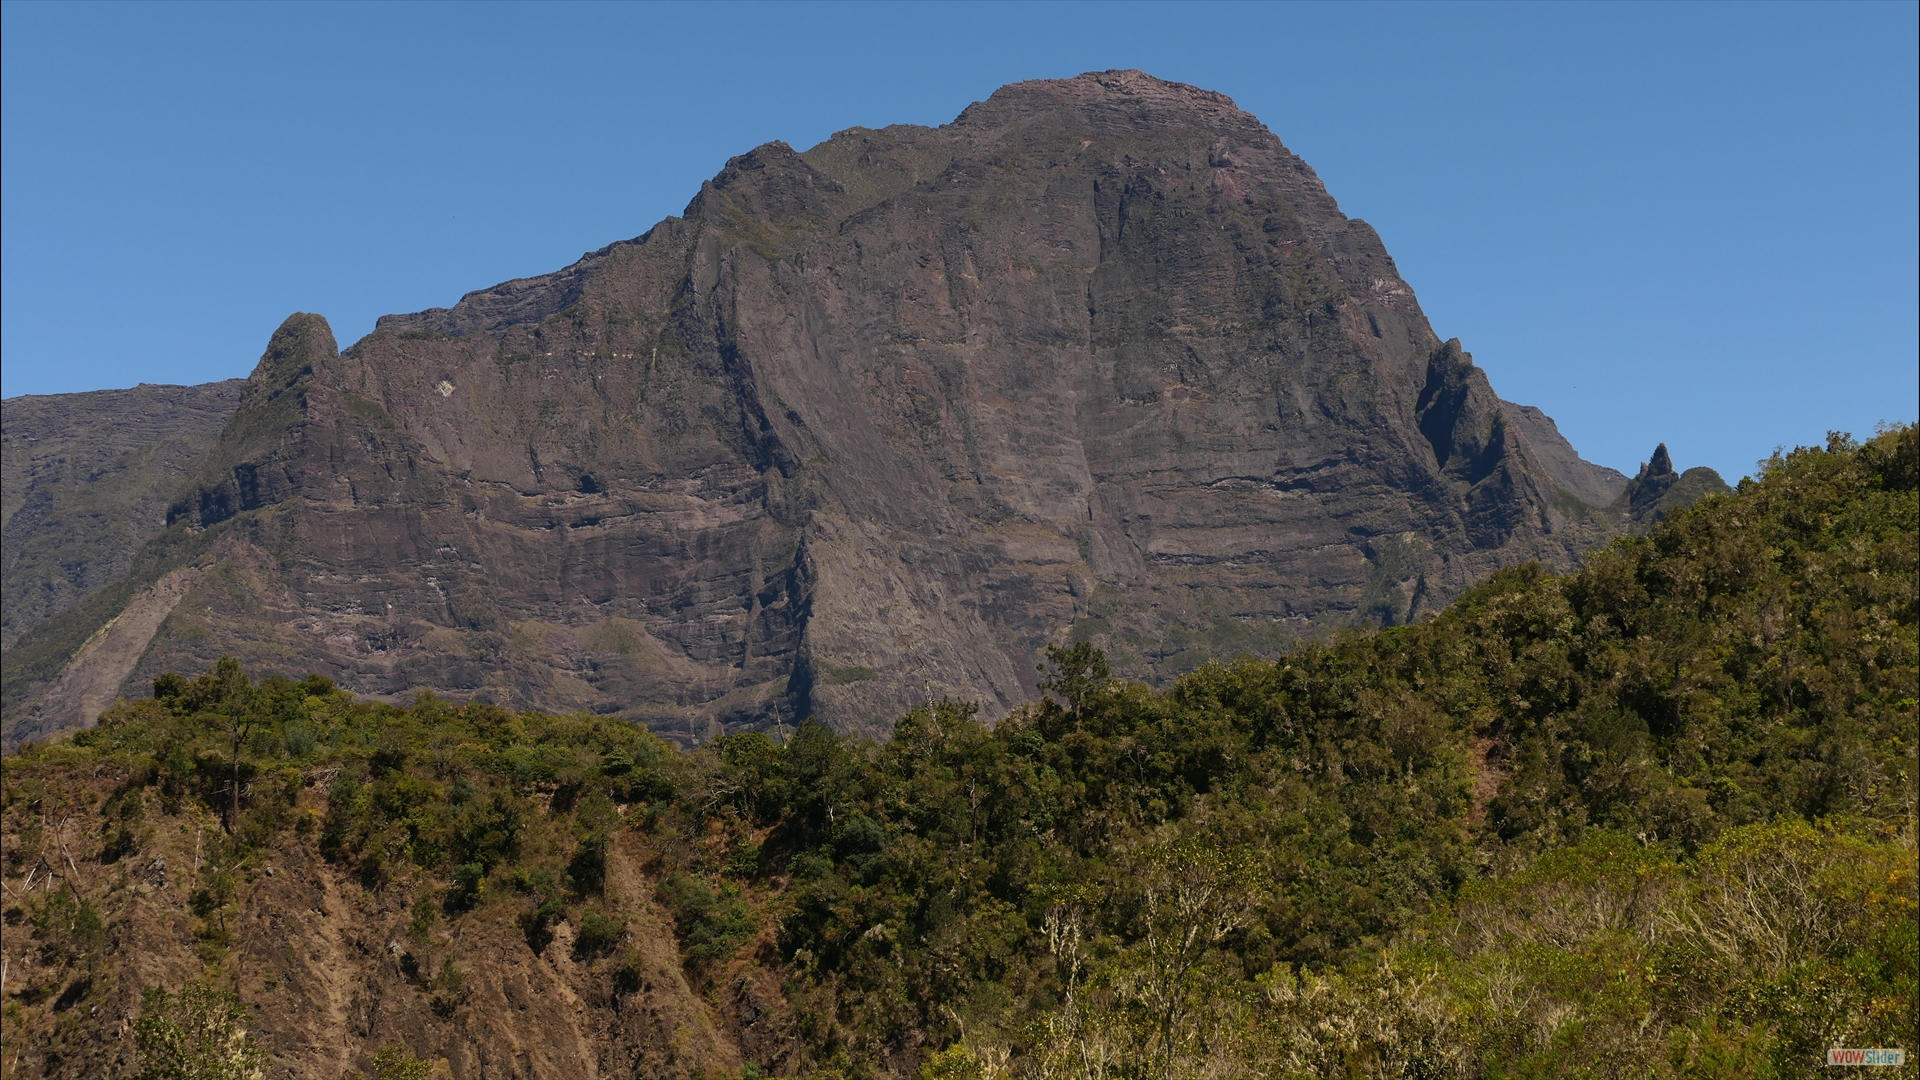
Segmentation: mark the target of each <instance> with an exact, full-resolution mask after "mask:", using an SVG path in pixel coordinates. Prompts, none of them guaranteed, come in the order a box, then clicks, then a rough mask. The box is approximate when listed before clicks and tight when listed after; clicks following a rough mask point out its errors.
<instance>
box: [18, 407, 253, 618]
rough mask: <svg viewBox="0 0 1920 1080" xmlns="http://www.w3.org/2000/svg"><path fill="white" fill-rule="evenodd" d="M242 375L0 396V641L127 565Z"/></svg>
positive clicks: (161, 518) (220, 421) (163, 518)
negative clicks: (1, 400) (1, 598)
mask: <svg viewBox="0 0 1920 1080" xmlns="http://www.w3.org/2000/svg"><path fill="white" fill-rule="evenodd" d="M244 385H245V380H242V379H230V380H228V381H226V382H217V383H207V384H206V385H204V386H153V385H149V384H145V383H143V384H141V385H140V386H136V387H134V388H133V389H131V390H97V391H94V392H92V393H85V394H47V395H28V396H23V397H16V398H9V399H8V400H7V401H6V403H5V404H4V406H0V417H3V418H4V419H3V420H0V448H4V451H3V453H0V461H4V472H3V473H0V592H4V595H5V597H6V603H5V605H4V608H3V609H0V642H4V643H5V644H6V645H9V646H10V645H12V644H13V642H14V641H15V639H17V638H19V637H20V635H21V634H24V633H26V632H27V631H28V630H31V629H32V628H33V627H34V626H35V625H37V624H39V623H40V621H41V620H43V619H46V618H48V617H49V616H52V615H57V614H59V613H60V612H62V611H65V610H67V609H68V608H70V607H72V606H73V605H74V604H76V603H78V602H79V601H81V600H82V599H85V598H86V597H87V596H88V595H89V594H91V593H92V592H93V591H94V590H96V589H98V588H100V587H101V586H103V585H105V584H107V583H108V582H111V581H113V580H114V579H115V578H118V577H119V576H120V575H122V574H124V573H126V572H127V570H128V568H129V567H130V566H131V565H132V563H133V556H134V552H135V551H137V550H138V549H139V547H140V545H141V544H143V543H145V542H146V541H147V540H149V539H151V538H152V537H153V536H155V535H157V534H158V533H159V532H160V531H161V530H162V529H164V528H166V524H167V505H168V502H169V501H170V500H171V499H172V498H173V496H174V494H175V493H176V492H177V491H178V490H179V488H180V485H181V482H182V481H184V480H185V479H186V478H187V477H188V476H189V475H190V474H191V473H192V472H193V469H194V467H195V464H196V463H197V462H198V461H199V459H200V458H201V457H203V456H205V454H206V452H207V450H208V448H210V447H211V446H212V445H213V443H214V440H215V439H216V438H217V437H218V436H219V434H220V429H221V427H222V426H223V425H225V424H226V422H227V417H229V416H231V415H232V414H233V410H234V408H235V407H236V406H237V405H239V403H240V388H241V387H242V386H244Z"/></svg>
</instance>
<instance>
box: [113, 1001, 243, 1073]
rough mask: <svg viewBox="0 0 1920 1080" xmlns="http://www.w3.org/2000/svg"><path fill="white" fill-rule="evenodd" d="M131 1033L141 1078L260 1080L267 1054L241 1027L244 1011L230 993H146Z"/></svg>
mask: <svg viewBox="0 0 1920 1080" xmlns="http://www.w3.org/2000/svg"><path fill="white" fill-rule="evenodd" d="M141 1006H142V1009H141V1011H142V1013H143V1014H144V1015H142V1016H141V1017H140V1019H139V1020H137V1021H135V1022H134V1025H133V1034H134V1040H135V1042H136V1044H137V1045H138V1046H139V1048H140V1063H141V1069H140V1080H263V1078H264V1077H265V1076H266V1070H267V1065H268V1064H269V1062H268V1059H267V1055H266V1054H265V1053H264V1052H262V1051H261V1049H260V1047H259V1045H258V1044H257V1043H255V1042H254V1040H253V1037H252V1036H251V1035H248V1034H247V1031H246V1029H245V1028H244V1027H242V1026H241V1025H243V1024H245V1023H246V1020H247V1014H246V1010H244V1009H242V1008H241V1007H240V1002H239V1000H238V999H237V998H235V997H234V996H233V995H232V994H230V993H222V992H221V991H218V990H215V989H214V988H213V987H211V986H208V985H206V984H204V983H188V984H187V985H186V986H184V987H182V988H181V989H180V993H179V994H177V995H175V994H169V993H167V992H166V991H165V990H163V989H158V988H155V989H150V990H148V991H147V992H146V995H145V998H144V1000H143V1001H142V1002H141Z"/></svg>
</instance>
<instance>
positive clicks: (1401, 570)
mask: <svg viewBox="0 0 1920 1080" xmlns="http://www.w3.org/2000/svg"><path fill="white" fill-rule="evenodd" d="M1615 478H1618V479H1619V481H1620V483H1618V484H1617V485H1616V483H1615ZM1625 486H1626V485H1625V483H1624V478H1619V477H1618V474H1616V473H1612V472H1611V470H1604V469H1599V468H1598V467H1596V466H1592V465H1590V464H1588V463H1586V462H1583V461H1581V460H1580V459H1579V457H1578V455H1577V454H1575V453H1574V452H1573V451H1572V448H1571V447H1569V446H1567V445H1566V442H1565V440H1564V439H1562V438H1560V437H1559V434H1558V432H1557V431H1555V430H1554V429H1553V426H1552V422H1551V421H1550V420H1547V419H1546V418H1545V417H1544V416H1542V415H1540V414H1539V413H1538V412H1537V410H1527V409H1524V408H1521V407H1516V406H1511V405H1507V404H1505V403H1503V402H1501V401H1500V399H1499V398H1498V397H1497V396H1496V395H1495V394H1494V392H1493V390H1492V388H1491V387H1490V386H1489V385H1488V382H1487V379H1486V376H1485V375H1484V373H1483V372H1482V371H1481V370H1480V369H1478V368H1477V367H1475V366H1474V365H1473V363H1472V359H1471V357H1470V356H1468V354H1467V353H1466V352H1464V351H1463V350H1462V349H1461V347H1460V344H1459V343H1458V342H1455V341H1443V340H1441V339H1440V338H1439V337H1438V336H1437V335H1436V334H1435V333H1434V331H1433V330H1432V328H1431V327H1430V326H1429V325H1428V323H1427V320H1426V318H1425V316H1424V315H1422V313H1421V311H1420V307H1419V305H1418V303H1417V302H1416V301H1415V298H1414V294H1413V290H1412V289H1411V288H1410V287H1409V286H1408V284H1407V283H1406V282H1405V281H1403V280H1401V278H1400V275H1399V273H1398V271H1397V270H1396V269H1395V266H1394V263H1393V260H1392V258H1391V257H1389V256H1388V254H1387V251H1386V249H1385V247H1384V246H1383V245H1382V244H1381V241H1380V238H1379V237H1378V236H1377V235H1376V234H1375V232H1374V230H1373V229H1372V228H1371V227H1370V226H1368V225H1367V224H1366V223H1365V222H1362V221H1359V220H1354V219H1349V218H1347V217H1346V216H1344V215H1343V214H1342V213H1341V212H1340V210H1339V207H1338V206H1337V205H1336V204H1335V202H1334V200H1333V199H1332V197H1331V196H1329V195H1328V194H1327V192H1326V190H1325V188H1324V187H1323V186H1322V185H1321V183H1320V180H1319V178H1318V177H1317V176H1316V175H1315V174H1314V172H1313V170H1312V169H1311V168H1309V167H1308V166H1307V164H1306V163H1305V162H1304V161H1302V160H1300V159H1299V158H1298V157H1296V156H1295V155H1293V154H1292V153H1291V152H1289V151H1288V150H1287V149H1286V148H1285V147H1284V146H1283V145H1281V143H1280V141H1279V140H1278V139H1277V138H1276V137H1275V136H1274V135H1273V134H1272V133H1271V132H1270V131H1268V130H1267V128H1266V127H1264V126H1263V125H1262V124H1261V123H1260V122H1259V121H1258V120H1256V119H1255V118H1254V117H1252V116H1250V115H1248V114H1246V113H1244V112H1242V111H1240V110H1239V109H1237V108H1236V107H1235V106H1234V104H1233V103H1232V102H1231V101H1230V100H1228V99H1227V98H1225V97H1223V96H1221V95H1219V94H1215V93H1210V92H1208V91H1204V90H1199V89H1196V88H1193V87H1190V86H1183V85H1179V84H1175V83H1168V82H1163V81H1161V80H1158V79H1154V78H1151V77H1149V76H1147V75H1144V74H1141V73H1139V72H1105V73H1099V74H1090V75H1083V76H1080V77H1078V78H1074V79H1068V80H1061V81H1041V82H1027V83H1019V84H1015V85H1012V86H1008V87H1005V88H1003V89H1001V90H1000V91H998V92H997V93H995V94H994V95H993V96H992V97H991V98H990V99H989V100H987V101H985V102H981V103H978V104H975V105H973V106H972V107H970V108H969V109H967V110H966V112H964V113H963V114H962V115H961V116H960V117H959V118H958V119H957V120H955V121H954V122H953V123H951V124H949V125H946V126H944V127H941V128H924V127H914V126H897V127H889V128H885V129H881V130H868V129H863V128H853V129H849V130H847V131H843V132H840V133H839V134H837V135H835V136H834V137H832V138H831V139H829V140H827V141H826V142H824V143H821V144H820V145H818V146H815V147H813V148H812V149H810V150H808V151H806V152H804V153H799V152H796V151H794V150H793V149H791V148H789V147H788V146H786V145H785V144H783V143H769V144H767V145H765V146H761V147H759V148H757V149H755V150H752V151H750V152H749V153H746V154H743V155H741V156H740V157H737V158H734V159H733V160H731V161H729V162H728V163H727V166H726V168H725V169H724V170H722V171H721V172H720V174H719V175H718V176H716V177H715V178H714V179H713V180H712V181H710V182H708V183H706V184H704V185H703V186H702V188H701V191H700V193H699V195H698V196H697V197H695V198H694V200H693V201H692V203H691V204H690V205H689V206H688V207H687V210H686V213H685V215H684V216H683V217H676V218H669V219H667V220H666V221H663V222H661V223H660V224H658V225H657V226H655V227H654V228H653V229H651V230H650V231H648V232H647V233H646V234H645V235H643V236H641V237H639V238H637V239H635V240H630V241H626V242H622V243H617V244H613V245H611V246H609V247H607V248H604V249H602V250H600V251H597V252H593V253H591V254H589V255H586V256H584V257H583V258H582V259H581V260H580V261H579V262H578V263H576V264H574V265H573V266H571V267H568V268H567V269H565V270H562V271H559V272H557V273H554V274H550V275H547V276H545V277H538V278H529V279H522V280H518V281H512V282H508V283H506V284H504V285H499V286H496V287H494V288H491V289H486V290H482V291H479V292H475V293H471V294H469V295H467V296H466V297H465V298H463V299H462V300H461V301H460V302H459V303H458V304H456V305H455V306H454V307H452V308H450V309H434V310H431V311H425V312H421V313H418V314H414V315H398V316H389V317H387V318H384V319H382V320H380V322H379V324H378V327H377V328H376V330H375V331H374V332H373V333H372V334H370V335H368V336H367V337H366V338H364V339H362V340H360V341H359V342H357V343H355V344H354V345H353V346H352V347H351V348H349V349H347V350H346V351H345V352H338V351H336V347H335V343H334V341H333V338H332V335H331V333H330V331H329V329H328V327H327V325H326V323H325V321H324V320H322V319H321V318H320V317H319V316H316V315H304V314H303V315H295V316H293V317H292V318H290V319H289V320H287V322H286V324H285V325H284V326H283V327H282V328H281V329H280V330H279V332H277V333H276V334H275V335H274V338H273V341H272V343H271V344H270V346H269V348H268V350H267V353H266V355H265V356H264V357H263V358H262V360H261V362H260V366H259V368H258V369H257V370H256V371H255V372H254V374H253V376H252V377H251V378H250V379H249V380H248V381H247V384H246V389H245V392H244V396H243V400H242V402H241V404H240V405H239V407H238V410H237V411H236V412H235V413H234V414H233V416H232V418H231V420H229V421H228V423H227V425H226V428H225V430H224V432H223V433H222V435H221V437H220V440H219V443H218V445H217V446H215V447H214V448H213V449H212V450H211V451H210V452H209V453H208V454H207V455H206V457H205V458H204V459H203V460H202V461H201V462H200V464H199V466H198V469H197V471H196V473H195V476H194V479H193V480H192V482H191V483H190V484H189V485H188V486H187V488H186V490H185V491H184V492H183V493H182V494H181V495H180V496H179V497H178V498H177V499H176V500H175V501H174V502H173V504H172V507H171V509H170V510H169V512H168V514H169V521H170V522H171V525H170V528H169V530H168V531H167V533H165V534H164V535H163V536H161V537H159V538H156V539H155V540H154V541H153V542H152V543H151V544H150V545H149V547H148V549H147V550H146V552H145V553H144V554H142V555H141V556H140V558H139V559H136V560H134V563H135V565H133V567H132V570H131V571H130V576H129V578H128V581H129V582H130V584H128V585H127V586H126V587H125V588H123V589H122V590H121V593H124V595H125V596H126V597H129V598H130V597H133V596H135V595H145V594H144V593H141V592H140V590H142V589H146V590H151V589H152V588H153V587H154V583H156V582H159V581H160V580H162V577H163V575H164V574H167V573H172V572H173V571H174V570H177V569H180V568H183V567H184V568H189V569H191V570H192V571H193V572H194V574H195V576H194V578H193V583H192V585H191V586H190V588H188V589H187V591H186V593H185V595H184V597H183V598H182V599H181V600H180V601H179V603H178V604H177V606H175V607H174V608H173V609H172V610H171V612H170V614H168V615H167V616H166V618H165V619H164V621H162V622H161V623H160V625H159V626H158V629H157V630H156V631H155V632H154V634H153V635H152V638H151V641H150V642H149V643H148V644H147V646H146V647H145V649H144V651H142V653H141V655H140V657H139V660H138V662H137V663H136V664H134V665H133V667H132V668H131V669H130V670H129V672H128V673H127V675H126V677H125V689H126V691H127V692H128V693H139V692H141V690H142V688H143V687H144V686H145V685H146V681H147V680H150V679H151V678H152V677H153V676H154V675H155V674H157V673H159V672H162V671H167V670H184V671H198V670H203V669H205V668H206V667H208V665H209V664H210V662H211V661H212V660H213V659H214V658H217V657H218V656H220V655H222V654H232V655H235V656H238V657H239V658H240V659H241V660H242V661H243V662H244V663H245V664H246V665H247V666H248V667H249V668H251V669H254V670H261V671H276V670H277V671H283V672H286V673H289V674H293V675H300V674H303V673H305V672H308V671H314V672H318V673H321V674H325V675H327V676H329V677H331V678H333V679H335V680H337V681H338V682H339V683H340V684H341V685H342V686H344V687H346V688H349V689H352V690H354V691H356V692H358V693H362V694H369V695H407V694H411V693H413V692H415V691H418V690H423V689H431V690H433V691H434V692H436V693H443V694H448V695H453V696H456V697H461V698H488V699H492V700H496V701H499V702H501V703H503V704H514V705H526V706H537V707H541V708H547V709H559V710H569V709H586V710H592V711H595V712H599V713H618V714H620V715H624V716H628V717H631V718H632V719H635V720H642V721H645V722H647V723H648V724H649V725H650V726H652V727H653V728H654V729H655V730H657V731H660V732H661V733H663V734H668V735H671V736H673V737H676V738H679V739H681V740H683V741H699V740H703V739H706V738H709V737H711V736H713V735H715V734H718V733H719V732H721V731H722V730H732V729H737V728H741V727H764V726H773V725H784V724H792V723H794V722H795V721H797V720H798V719H801V718H804V717H806V716H809V715H812V716H818V717H821V718H823V719H826V720H828V721H829V722H831V723H832V724H833V725H835V726H836V727H839V728H841V729H844V730H865V731H878V730H882V729H884V728H885V727H886V726H887V725H889V724H890V723H891V721H892V719H893V718H894V717H895V716H897V715H899V714H900V713H901V712H902V711H903V710H904V709H906V708H907V707H908V706H909V705H910V704H911V703H912V702H916V701H921V700H924V699H925V698H926V697H927V696H929V695H952V696H954V697H959V698H967V699H972V700H976V701H978V702H980V703H981V705H982V707H983V714H984V715H986V716H988V717H992V716H994V715H998V714H1000V713H1002V712H1004V711H1005V710H1006V709H1008V708H1010V707H1012V706H1013V705H1014V704H1016V703H1018V702H1019V701H1021V700H1023V699H1025V698H1027V697H1028V696H1029V695H1031V694H1032V693H1033V692H1034V690H1035V681H1034V680H1035V661H1036V659H1037V657H1038V654H1039V653H1040V652H1041V650H1042V649H1043V648H1044V647H1045V646H1046V645H1048V644H1049V643H1056V642H1063V641H1067V640H1070V639H1078V640H1092V641H1095V642H1097V643H1099V644H1100V645H1101V646H1103V647H1104V648H1106V649H1107V651H1108V653H1109V655H1110V656H1111V657H1112V658H1113V660H1114V665H1115V670H1116V674H1123V675H1128V676H1133V677H1139V678H1146V679H1150V680H1157V679H1161V678H1165V677H1167V676H1170V675H1173V674H1176V673H1178V672H1180V671H1183V670H1187V669H1190V668H1191V667H1193V666H1194V665H1195V664H1197V663H1199V662H1200V661H1201V660H1203V659H1205V658H1207V657H1210V656H1218V655H1233V654H1236V653H1240V652H1253V653H1271V652H1273V651H1275V650H1277V649H1280V648H1283V647H1285V646H1286V645H1288V644H1289V643H1291V642H1293V641H1295V640H1297V639H1298V638H1300V637H1301V636H1303V635H1313V634H1318V633H1324V632H1325V631H1326V630H1327V629H1329V628H1331V627H1333V626H1337V625H1343V624H1351V623H1355V622H1359V621H1372V622H1376V623H1396V622H1404V621H1407V620H1411V619H1415V618H1418V617H1419V616H1421V615H1422V614H1423V613H1425V612H1429V611H1432V610H1434V609H1435V608H1437V607H1438V606H1439V605H1441V604H1443V603H1444V602H1445V601H1446V600H1447V599H1448V598H1449V597H1450V596H1452V595H1453V594H1455V593H1456V592H1457V591H1458V590H1460V589H1461V588H1462V587H1464V586H1465V585H1467V584H1468V583H1470V582H1472V581H1473V580H1475V579H1476V578H1478V577H1480V576H1482V575H1484V574H1485V573H1487V572H1488V571H1490V570H1491V569H1493V568H1495V567H1497V566H1500V565H1504V564H1510V563H1514V562H1519V561H1522V560H1528V559H1538V560H1541V561H1543V562H1544V563H1546V564H1548V565H1549V566H1550V567H1553V568H1565V567H1568V566H1569V565H1570V564H1572V563H1573V562H1574V561H1575V560H1576V559H1577V557H1578V555H1579V553H1580V552H1581V551H1583V550H1585V549H1587V548H1588V547H1590V546H1591V545H1593V544H1595V543H1597V542H1600V541H1602V540H1604V539H1605V538H1606V537H1608V536H1610V535H1614V534H1616V533H1617V532H1619V531H1620V530H1621V529H1622V528H1624V527H1625V521H1624V517H1623V515H1622V514H1620V513H1618V512H1616V511H1609V510H1608V509H1606V508H1607V507H1609V506H1610V505H1611V504H1612V503H1613V502H1614V501H1615V500H1616V499H1617V498H1618V496H1619V494H1620V491H1621V490H1623V489H1624V488H1625ZM169 580H179V579H169ZM9 588H10V589H11V588H12V586H11V585H10V586H9ZM115 595H120V594H115ZM9 597H10V598H11V592H10V593H9ZM83 607H84V606H83ZM110 608H111V605H110V604H108V603H107V602H105V601H101V602H100V603H97V604H95V605H94V606H93V607H92V608H87V609H86V610H84V611H83V610H82V609H79V608H76V609H74V610H73V611H72V612H69V614H68V615H67V616H63V618H64V619H65V622H61V620H58V619H56V620H52V621H50V622H49V623H47V624H45V626H43V627H42V628H41V630H40V631H37V632H36V635H35V636H31V639H30V640H23V642H22V643H21V644H20V645H19V646H16V648H15V649H14V650H13V653H15V654H19V659H18V661H17V662H16V661H15V660H14V659H13V658H11V657H10V660H9V674H8V690H7V697H8V705H7V709H8V717H9V721H10V723H9V730H8V735H7V738H8V740H9V741H10V742H17V741H18V740H19V739H20V738H23V737H27V736H28V735H29V734H36V735H37V734H45V733H50V732H54V731H57V730H61V729H63V728H66V727H71V726H74V725H75V724H78V723H81V722H84V721H85V719H86V718H84V717H81V716H77V715H71V714H70V713H67V712H60V711H59V710H54V711H53V712H47V711H46V710H40V711H35V710H36V708H37V706H35V705H34V702H35V701H36V700H37V699H36V696H35V695H37V694H38V695H41V696H42V697H44V696H45V695H44V694H43V693H42V690H40V689H37V688H43V687H45V686H47V685H50V684H51V682H52V681H53V680H54V679H55V677H56V675H57V674H58V672H59V670H60V667H61V665H62V664H64V663H66V660H67V658H68V657H71V656H73V655H74V654H75V652H76V651H78V650H80V649H81V646H82V643H84V642H85V641H86V640H87V635H88V634H92V633H94V629H95V628H98V627H100V626H103V625H105V622H106V620H108V619H111V618H112V617H113V616H114V614H115V611H113V610H110ZM90 620H91V621H90ZM56 624H58V625H56ZM36 650H37V651H36ZM62 650H64V651H62ZM62 708H65V707H64V706H63V707H62Z"/></svg>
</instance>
